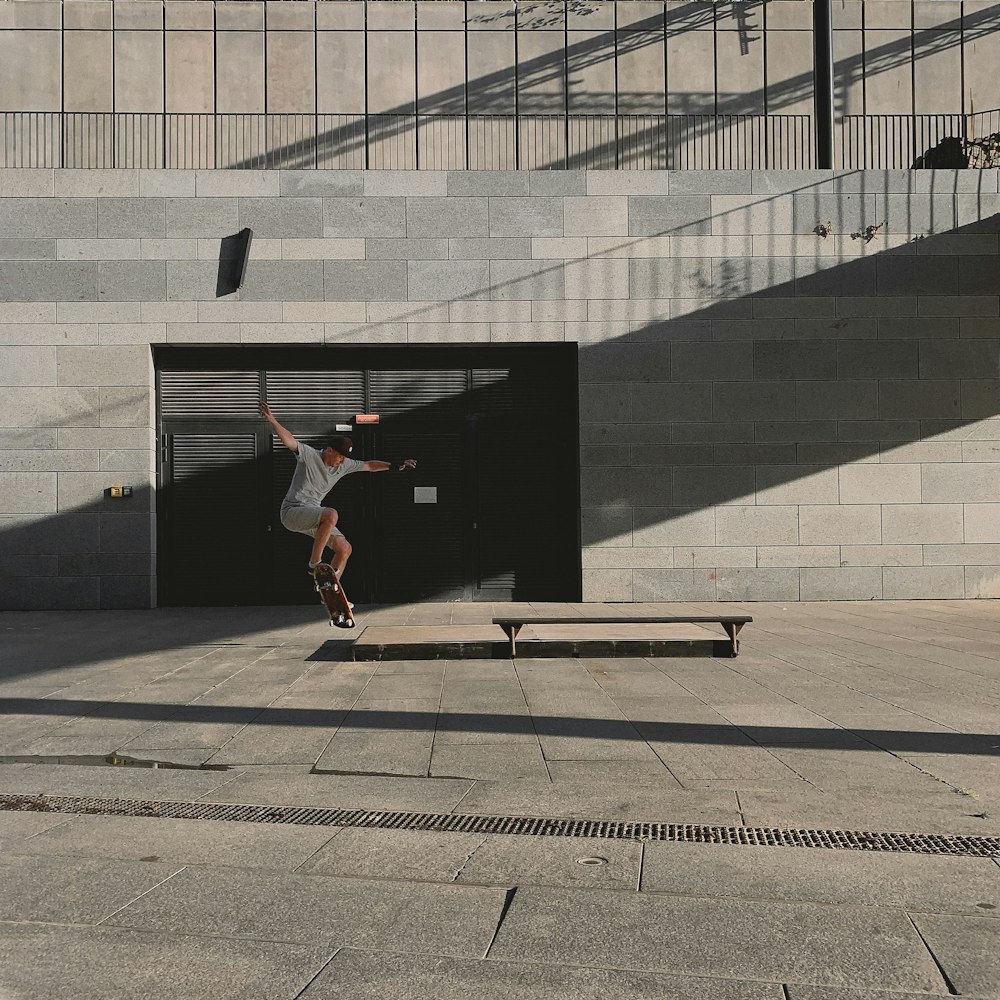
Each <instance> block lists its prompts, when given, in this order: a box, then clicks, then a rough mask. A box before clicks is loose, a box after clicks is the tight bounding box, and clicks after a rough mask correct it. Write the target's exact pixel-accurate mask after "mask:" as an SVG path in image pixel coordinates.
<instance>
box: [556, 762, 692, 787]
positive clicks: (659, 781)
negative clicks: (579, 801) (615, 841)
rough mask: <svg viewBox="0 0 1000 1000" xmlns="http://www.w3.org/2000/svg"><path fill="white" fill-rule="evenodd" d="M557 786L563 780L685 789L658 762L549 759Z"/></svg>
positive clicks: (579, 782)
mask: <svg viewBox="0 0 1000 1000" xmlns="http://www.w3.org/2000/svg"><path fill="white" fill-rule="evenodd" d="M546 766H547V767H548V769H549V776H550V778H551V779H552V782H553V784H558V783H560V782H563V781H568V782H571V783H578V784H585V783H587V782H593V783H595V784H601V783H604V782H608V781H620V782H622V783H624V784H628V785H629V786H633V785H652V786H654V787H660V788H666V789H670V788H681V787H682V786H681V783H680V782H679V781H678V780H677V778H675V777H674V776H673V775H672V774H671V773H670V771H669V770H668V769H667V768H666V767H665V766H664V764H663V761H661V760H660V759H659V758H656V759H655V760H549V761H546Z"/></svg>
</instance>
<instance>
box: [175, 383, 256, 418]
mask: <svg viewBox="0 0 1000 1000" xmlns="http://www.w3.org/2000/svg"><path fill="white" fill-rule="evenodd" d="M160 415H161V416H162V417H163V419H165V420H169V419H179V420H203V419H205V418H209V419H211V418H217V419H218V418H221V419H233V418H240V417H248V418H252V419H258V418H259V417H260V373H259V372H239V371H225V372H184V371H179V372H171V371H161V372H160Z"/></svg>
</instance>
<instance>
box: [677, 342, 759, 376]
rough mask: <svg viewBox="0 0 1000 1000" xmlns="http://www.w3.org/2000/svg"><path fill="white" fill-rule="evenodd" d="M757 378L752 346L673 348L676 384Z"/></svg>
mask: <svg viewBox="0 0 1000 1000" xmlns="http://www.w3.org/2000/svg"><path fill="white" fill-rule="evenodd" d="M758 346H759V345H758ZM754 375H755V370H754V345H752V344H749V343H739V344H719V343H710V344H696V343H694V344H685V343H678V344H674V345H673V350H672V354H671V358H670V377H671V379H672V380H673V381H675V382H698V381H702V380H704V381H706V382H743V381H748V380H751V379H753V378H754Z"/></svg>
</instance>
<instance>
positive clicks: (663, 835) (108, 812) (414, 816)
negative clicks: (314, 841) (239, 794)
mask: <svg viewBox="0 0 1000 1000" xmlns="http://www.w3.org/2000/svg"><path fill="white" fill-rule="evenodd" d="M0 810H8V811H19V812H57V813H76V814H85V815H90V816H148V817H154V818H164V819H207V820H218V821H222V822H228V823H282V824H291V825H294V826H339V827H355V828H369V829H377V830H433V831H436V832H439V833H502V834H509V835H514V836H531V837H588V838H595V837H600V838H604V839H607V840H657V841H670V842H673V843H684V844H740V845H745V846H753V847H827V848H835V849H840V850H852V851H899V852H906V853H911V854H949V855H958V856H963V857H975V858H989V857H1000V837H980V836H971V835H970V836H966V835H956V836H948V835H945V834H923V833H879V832H872V831H867V830H863V831H859V830H791V829H776V828H770V827H748V826H702V825H698V824H691V823H632V822H628V821H624V820H591V819H560V818H556V817H537V816H470V815H461V814H457V813H418V812H400V811H394V810H385V811H379V810H369V809H319V808H315V807H310V806H252V805H239V804H236V803H217V802H160V801H154V800H150V799H102V798H93V797H89V796H88V797H83V796H80V797H77V796H70V795H37V796H34V795H10V794H6V795H4V794H0Z"/></svg>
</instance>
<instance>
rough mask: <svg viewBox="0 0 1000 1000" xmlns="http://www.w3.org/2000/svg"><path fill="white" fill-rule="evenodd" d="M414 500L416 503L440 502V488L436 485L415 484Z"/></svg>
mask: <svg viewBox="0 0 1000 1000" xmlns="http://www.w3.org/2000/svg"><path fill="white" fill-rule="evenodd" d="M413 502H414V503H437V502H438V488H437V487H436V486H414V487H413Z"/></svg>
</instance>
